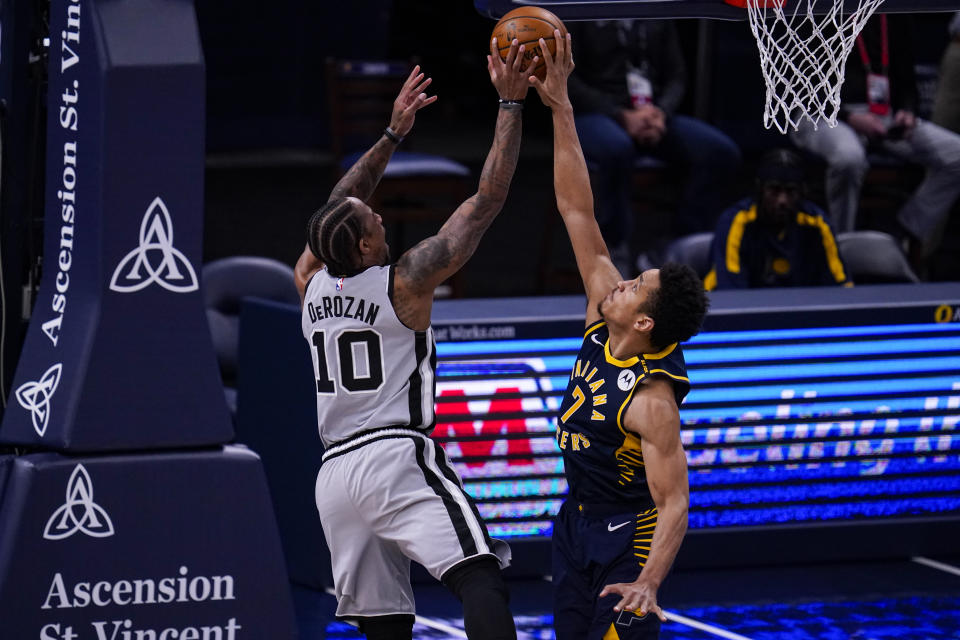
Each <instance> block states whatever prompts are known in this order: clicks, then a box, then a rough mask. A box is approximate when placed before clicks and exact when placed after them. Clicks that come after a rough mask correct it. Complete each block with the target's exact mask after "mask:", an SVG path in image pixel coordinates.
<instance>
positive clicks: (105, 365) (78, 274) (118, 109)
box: [0, 0, 232, 452]
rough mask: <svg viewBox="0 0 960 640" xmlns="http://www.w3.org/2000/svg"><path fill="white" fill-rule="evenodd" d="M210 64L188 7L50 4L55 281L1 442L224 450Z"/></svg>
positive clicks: (145, 2) (177, 1)
mask: <svg viewBox="0 0 960 640" xmlns="http://www.w3.org/2000/svg"><path fill="white" fill-rule="evenodd" d="M204 101H205V95H204V64H203V53H202V51H201V48H200V38H199V34H198V31H197V24H196V17H195V15H194V10H193V4H192V2H190V1H189V0H138V1H137V2H115V1H109V0H52V2H51V3H50V63H49V90H48V110H47V111H48V120H47V168H46V172H47V182H46V199H45V201H46V213H45V229H44V234H45V235H44V238H45V245H44V263H43V267H44V269H43V280H42V282H41V286H40V290H39V293H38V295H37V300H36V303H35V305H34V307H33V315H32V318H31V322H30V327H29V330H28V333H27V337H26V341H25V343H24V347H23V352H22V355H21V357H20V361H19V364H18V366H17V370H16V374H15V377H14V382H13V392H12V393H11V402H10V403H9V406H8V407H7V410H6V412H5V413H4V416H3V423H2V426H0V442H7V443H14V444H22V445H30V446H38V447H43V448H53V449H58V450H61V451H69V452H92V451H117V450H129V449H147V448H154V449H156V448H166V447H187V446H198V445H211V444H218V443H222V442H227V441H229V440H230V439H231V436H232V431H231V424H230V418H229V415H228V413H227V409H226V405H225V403H224V401H223V392H222V388H221V385H220V379H219V373H218V370H217V365H216V360H215V357H214V352H213V348H212V345H211V339H210V334H209V331H208V329H207V325H206V315H205V313H204V308H203V300H202V298H201V295H200V282H199V265H200V264H201V249H202V246H201V245H202V230H203V215H202V213H203V172H204V149H203V141H204V103H205V102H204Z"/></svg>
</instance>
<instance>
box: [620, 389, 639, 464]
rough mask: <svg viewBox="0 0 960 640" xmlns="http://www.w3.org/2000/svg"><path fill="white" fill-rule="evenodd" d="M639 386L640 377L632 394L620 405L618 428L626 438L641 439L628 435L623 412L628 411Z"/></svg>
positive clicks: (631, 390)
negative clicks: (624, 426)
mask: <svg viewBox="0 0 960 640" xmlns="http://www.w3.org/2000/svg"><path fill="white" fill-rule="evenodd" d="M639 386H640V377H639V376H637V379H636V380H634V381H633V388H632V389H630V393H628V394H627V397H626V398H625V399H624V401H623V404H621V405H620V410H619V411H617V428H618V429H620V432H621V433H623V435H624V436H630V435H633V436H636V437H637V438H638V439H639V437H640V436H639V435H637V434H635V433H632V432H631V433H627V430H626V429H624V428H623V410H624V409H626V408H627V406H629V404H630V400H632V399H633V394H634V393H635V392H636V390H637V387H639ZM621 448H622V446H621Z"/></svg>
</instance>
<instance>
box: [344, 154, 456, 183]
mask: <svg viewBox="0 0 960 640" xmlns="http://www.w3.org/2000/svg"><path fill="white" fill-rule="evenodd" d="M362 155H363V152H357V153H351V154H350V155H348V156H346V157H344V158H343V160H342V161H341V162H340V168H341V169H343V170H344V171H346V170H348V169H349V168H350V167H352V166H353V165H354V163H356V161H357V160H359V159H360V156H362ZM469 175H470V169H468V168H467V167H466V166H465V165H462V164H460V163H459V162H456V161H454V160H451V159H450V158H444V157H443V156H435V155H432V154H429V153H417V152H415V151H395V152H394V154H393V157H391V158H390V162H389V163H388V164H387V168H386V170H385V171H384V172H383V177H384V178H412V177H418V178H422V177H436V176H469Z"/></svg>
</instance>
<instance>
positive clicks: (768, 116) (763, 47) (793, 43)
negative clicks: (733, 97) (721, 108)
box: [746, 0, 883, 133]
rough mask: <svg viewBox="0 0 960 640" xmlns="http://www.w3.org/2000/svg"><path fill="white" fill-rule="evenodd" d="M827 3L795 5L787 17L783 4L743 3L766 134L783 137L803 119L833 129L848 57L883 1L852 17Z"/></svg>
mask: <svg viewBox="0 0 960 640" xmlns="http://www.w3.org/2000/svg"><path fill="white" fill-rule="evenodd" d="M825 1H826V0H820V1H819V2H818V0H797V4H796V6H795V7H794V8H793V9H791V10H788V11H785V10H784V9H783V4H784V3H783V0H747V2H746V4H747V13H748V14H749V18H750V30H751V31H752V32H753V35H754V37H755V38H756V39H757V47H758V48H759V49H760V68H761V70H762V71H763V78H764V81H765V82H766V85H767V103H766V106H765V107H764V112H763V124H764V126H765V127H766V128H768V129H769V128H770V127H771V126H775V127H776V128H777V129H779V130H780V132H781V133H786V132H787V129H788V128H791V127H792V128H794V129H796V128H797V125H799V123H800V122H801V121H802V120H803V119H804V118H807V119H809V120H810V121H811V122H813V125H814V126H815V127H816V126H817V124H818V123H819V122H821V121H825V122H826V123H827V124H828V125H829V126H831V127H835V126H837V113H838V112H839V109H840V88H841V87H842V86H843V74H844V67H845V65H846V62H847V57H848V56H849V54H850V51H851V50H852V48H853V46H854V42H855V41H856V38H857V35H858V34H859V33H860V30H861V29H862V28H863V26H864V25H865V24H866V22H867V20H868V19H869V18H870V16H871V15H873V12H874V11H876V9H877V7H878V6H880V4H881V3H882V2H883V0H857V2H858V4H857V7H856V9H855V10H853V11H845V10H844V0H829V3H830V5H831V6H827V7H825V6H824V2H825ZM766 4H769V5H770V6H764V5H766ZM815 10H817V11H819V12H821V15H815V13H814V11H815ZM824 11H825V12H824Z"/></svg>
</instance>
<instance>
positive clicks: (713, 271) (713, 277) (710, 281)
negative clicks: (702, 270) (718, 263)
mask: <svg viewBox="0 0 960 640" xmlns="http://www.w3.org/2000/svg"><path fill="white" fill-rule="evenodd" d="M703 288H704V290H705V291H713V290H714V289H716V288H717V268H716V267H711V268H710V273H708V274H707V275H706V276H705V277H704V278H703Z"/></svg>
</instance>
